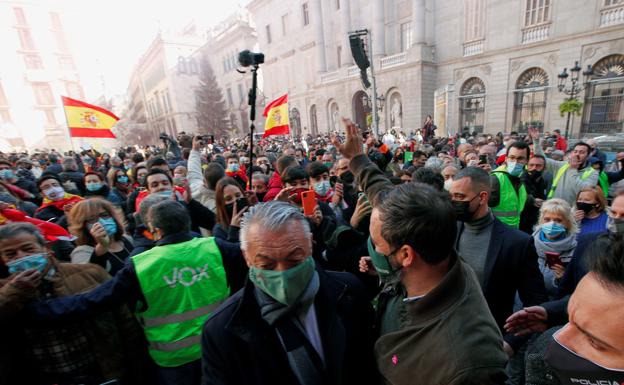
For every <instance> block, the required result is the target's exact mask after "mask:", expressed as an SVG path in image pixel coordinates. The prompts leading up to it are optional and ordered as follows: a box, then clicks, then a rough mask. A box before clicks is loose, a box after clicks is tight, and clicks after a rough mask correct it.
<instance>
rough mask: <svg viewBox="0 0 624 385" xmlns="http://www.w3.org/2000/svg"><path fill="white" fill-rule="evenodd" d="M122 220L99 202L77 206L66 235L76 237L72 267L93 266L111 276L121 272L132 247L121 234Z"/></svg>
mask: <svg viewBox="0 0 624 385" xmlns="http://www.w3.org/2000/svg"><path fill="white" fill-rule="evenodd" d="M122 218H123V217H122V216H121V214H120V213H119V211H118V210H117V209H115V206H113V205H112V204H111V203H110V202H108V201H106V200H104V199H102V198H91V199H87V200H84V201H81V202H79V203H77V204H76V205H75V206H74V207H73V208H72V209H71V211H70V213H69V218H68V219H69V231H70V232H71V233H72V234H73V235H75V236H76V237H77V239H76V245H77V247H76V248H75V249H74V251H72V253H71V261H72V263H95V264H97V265H100V266H102V267H104V268H105V269H106V271H108V272H109V273H110V274H111V275H115V273H117V271H119V270H120V269H121V268H123V266H124V263H125V259H126V258H128V256H129V255H130V253H131V252H132V250H133V249H134V246H133V245H132V238H130V237H129V236H127V235H125V234H124V226H123V220H122Z"/></svg>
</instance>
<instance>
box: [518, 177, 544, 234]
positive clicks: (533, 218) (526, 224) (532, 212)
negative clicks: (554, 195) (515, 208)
mask: <svg viewBox="0 0 624 385" xmlns="http://www.w3.org/2000/svg"><path fill="white" fill-rule="evenodd" d="M521 178H522V183H523V184H524V187H525V188H526V191H527V195H529V196H531V197H532V198H533V199H531V202H529V201H528V200H527V202H526V205H525V206H524V210H522V214H521V215H520V230H522V231H524V232H525V233H527V234H533V226H535V224H536V223H537V219H538V216H539V210H540V209H539V207H535V199H542V200H546V188H547V187H548V182H547V181H546V178H545V177H544V175H543V174H542V175H540V176H539V178H531V177H530V176H529V174H527V173H526V172H525V173H524V174H522V177H521Z"/></svg>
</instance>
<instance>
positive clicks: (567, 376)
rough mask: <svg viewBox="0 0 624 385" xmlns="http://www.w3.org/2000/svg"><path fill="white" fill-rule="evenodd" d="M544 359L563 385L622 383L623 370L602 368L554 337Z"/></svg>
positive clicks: (623, 377)
mask: <svg viewBox="0 0 624 385" xmlns="http://www.w3.org/2000/svg"><path fill="white" fill-rule="evenodd" d="M544 360H545V361H546V362H547V363H548V364H549V365H550V366H551V367H552V368H553V370H554V371H555V373H556V374H557V377H558V378H559V381H560V382H561V384H563V385H572V384H575V385H578V384H622V383H624V382H623V381H624V370H613V369H607V368H603V367H602V366H600V365H598V364H595V363H593V362H591V361H589V360H588V359H586V358H583V357H581V356H579V355H577V354H575V353H573V352H572V351H570V350H569V349H567V348H566V347H564V346H563V345H561V344H560V343H559V342H558V341H557V340H556V339H554V338H553V340H552V341H550V344H549V345H548V347H547V348H546V352H545V354H544Z"/></svg>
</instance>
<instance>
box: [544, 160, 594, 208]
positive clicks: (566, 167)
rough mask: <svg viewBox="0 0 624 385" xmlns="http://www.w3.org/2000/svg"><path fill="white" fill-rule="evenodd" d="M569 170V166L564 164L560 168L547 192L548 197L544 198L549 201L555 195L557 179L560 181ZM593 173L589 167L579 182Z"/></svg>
mask: <svg viewBox="0 0 624 385" xmlns="http://www.w3.org/2000/svg"><path fill="white" fill-rule="evenodd" d="M569 168H570V164H569V163H566V164H564V165H563V166H561V168H560V169H559V170H558V171H557V174H556V175H555V180H553V184H552V187H551V188H550V191H549V192H548V196H547V197H546V198H547V199H550V198H552V197H553V195H555V190H556V189H557V185H558V184H559V179H561V177H562V176H563V174H565V172H566V171H568V169H569ZM593 171H594V169H593V168H591V167H589V168H588V169H587V170H585V171H584V172H583V174H582V175H581V180H585V179H587V178H589V176H590V175H591V174H592V172H593Z"/></svg>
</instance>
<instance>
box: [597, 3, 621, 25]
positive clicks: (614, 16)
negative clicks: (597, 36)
mask: <svg viewBox="0 0 624 385" xmlns="http://www.w3.org/2000/svg"><path fill="white" fill-rule="evenodd" d="M622 23H624V4H619V5H618V6H617V7H612V8H606V9H603V10H601V11H600V26H601V27H609V26H611V25H616V24H622Z"/></svg>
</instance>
